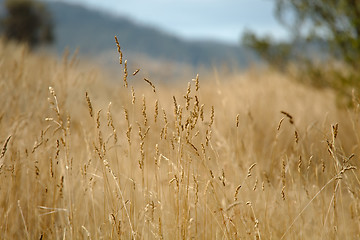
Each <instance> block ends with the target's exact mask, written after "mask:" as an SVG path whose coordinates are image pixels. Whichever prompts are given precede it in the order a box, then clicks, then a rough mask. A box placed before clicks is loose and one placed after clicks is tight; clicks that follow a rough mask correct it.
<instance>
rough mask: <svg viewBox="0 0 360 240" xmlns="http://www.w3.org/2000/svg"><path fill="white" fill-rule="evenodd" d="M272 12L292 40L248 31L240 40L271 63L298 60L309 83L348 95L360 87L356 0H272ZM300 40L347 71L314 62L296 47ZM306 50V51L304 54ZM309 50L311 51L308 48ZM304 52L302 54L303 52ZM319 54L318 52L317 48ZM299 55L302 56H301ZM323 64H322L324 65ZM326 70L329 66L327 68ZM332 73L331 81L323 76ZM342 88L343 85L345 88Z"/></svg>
mask: <svg viewBox="0 0 360 240" xmlns="http://www.w3.org/2000/svg"><path fill="white" fill-rule="evenodd" d="M274 1H275V3H276V11H275V15H276V17H277V19H278V20H279V21H280V23H281V24H282V25H283V26H284V27H285V28H286V29H287V30H288V31H289V33H290V36H291V40H289V42H287V43H277V42H275V41H274V40H273V39H272V38H271V37H269V36H266V37H258V36H256V35H255V34H254V33H252V32H251V31H247V32H245V33H244V34H243V37H242V39H243V43H244V44H245V45H247V46H249V47H251V48H252V49H254V50H255V51H256V52H257V53H258V54H259V55H260V56H261V57H262V58H263V59H264V60H265V61H267V62H268V63H270V64H271V65H272V66H276V67H280V68H283V67H284V65H286V64H287V63H288V60H289V59H292V60H294V59H296V60H298V61H297V63H298V64H302V66H303V67H305V70H306V71H305V72H304V71H303V72H302V76H304V74H303V73H309V74H308V77H310V78H311V81H312V82H315V81H318V82H319V81H322V83H321V84H318V83H316V84H318V85H324V84H325V85H327V86H329V85H330V86H331V87H334V88H337V89H340V90H341V91H342V92H343V93H345V94H348V95H349V91H348V90H349V89H350V88H354V87H355V88H356V89H357V90H359V89H360V73H359V69H360V68H359V67H360V1H359V0H274ZM299 40H300V41H302V42H307V43H309V42H312V43H314V42H317V43H318V44H320V45H326V47H322V51H324V50H326V51H327V52H326V56H329V57H331V59H332V60H336V61H337V62H341V63H343V65H345V66H346V68H347V70H349V71H345V73H344V72H342V70H337V71H335V70H332V73H331V74H329V72H328V71H327V74H325V71H324V68H320V67H319V66H318V65H314V64H313V63H314V62H313V57H314V56H313V55H311V54H309V51H306V49H304V48H303V46H300V47H299V44H298V43H299ZM304 52H305V53H304ZM310 52H311V51H310ZM302 53H303V54H302ZM319 53H320V51H319ZM300 55H302V56H300ZM323 66H324V65H323ZM328 69H329V68H328ZM325 75H326V78H328V76H329V75H331V76H332V77H331V80H329V78H328V79H326V80H324V79H325ZM344 88H346V89H345V90H344Z"/></svg>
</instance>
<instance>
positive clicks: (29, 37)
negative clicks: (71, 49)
mask: <svg viewBox="0 0 360 240" xmlns="http://www.w3.org/2000/svg"><path fill="white" fill-rule="evenodd" d="M4 5H5V10H6V15H5V16H4V18H3V19H1V25H2V26H1V27H2V32H3V34H4V36H5V37H6V38H7V39H11V40H15V41H19V42H25V43H27V44H28V45H29V46H30V47H31V48H33V47H35V46H37V45H39V44H41V43H51V42H52V41H53V33H52V25H53V24H52V20H51V16H50V14H49V12H48V11H47V10H46V8H45V6H44V5H43V4H42V3H40V2H37V1H33V0H7V1H5V3H4Z"/></svg>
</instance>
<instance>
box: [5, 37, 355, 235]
mask: <svg viewBox="0 0 360 240" xmlns="http://www.w3.org/2000/svg"><path fill="white" fill-rule="evenodd" d="M114 51H116V50H115V49H114ZM118 51H119V53H120V54H121V51H120V46H119V45H118ZM121 58H122V56H121ZM120 61H121V63H122V64H121V65H120V67H121V68H122V69H123V70H124V71H123V74H124V75H123V76H119V80H118V83H117V85H114V84H113V83H106V81H101V77H100V75H99V74H97V72H95V71H90V70H87V71H85V72H84V71H81V70H80V67H79V66H77V64H76V60H74V59H72V60H71V59H69V57H68V56H65V57H64V60H63V61H62V62H56V61H55V60H53V59H49V58H48V57H42V56H35V55H32V54H30V53H29V52H28V51H27V49H26V48H25V47H23V46H17V45H5V44H4V43H1V44H0V90H1V95H0V96H1V97H0V104H1V108H0V145H1V154H0V182H1V184H0V215H1V216H2V217H1V218H0V236H1V238H2V239H85V238H87V239H118V238H122V239H131V238H133V239H356V238H359V237H360V225H359V220H360V219H359V217H360V204H359V203H360V199H359V197H360V189H359V186H360V181H359V170H358V168H357V167H358V163H357V162H358V161H359V158H358V156H359V154H360V150H359V144H360V139H359V132H360V125H359V112H358V110H359V105H358V103H359V102H358V99H357V98H356V97H354V103H355V108H354V109H349V110H346V109H338V108H337V107H336V106H335V105H334V102H335V101H334V95H333V94H332V92H324V91H322V92H320V91H318V90H315V89H310V88H308V87H305V86H302V85H298V84H295V83H293V82H290V81H288V80H286V79H285V78H284V77H283V76H281V75H279V74H277V73H274V72H262V73H258V72H256V71H255V70H252V71H249V72H247V73H243V74H234V75H226V76H225V75H222V74H221V73H218V72H216V71H215V72H213V73H209V74H208V75H205V76H196V75H194V79H193V81H192V80H191V79H189V81H188V82H189V83H188V84H186V83H180V85H181V87H169V86H164V85H162V84H160V83H159V82H156V81H155V80H153V79H151V78H148V76H144V75H143V73H142V71H138V70H137V69H127V68H128V66H126V60H125V61H124V62H123V61H122V59H121V60H120ZM128 72H131V73H132V72H134V74H130V75H128ZM135 72H136V73H135ZM155 86H156V88H155ZM155 89H156V90H155Z"/></svg>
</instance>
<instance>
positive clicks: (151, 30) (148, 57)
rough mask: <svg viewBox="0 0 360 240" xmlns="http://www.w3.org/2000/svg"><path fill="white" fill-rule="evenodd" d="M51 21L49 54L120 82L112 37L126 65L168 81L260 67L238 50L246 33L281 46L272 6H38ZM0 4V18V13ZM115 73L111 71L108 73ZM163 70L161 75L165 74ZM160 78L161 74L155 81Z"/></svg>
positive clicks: (68, 0)
mask: <svg viewBox="0 0 360 240" xmlns="http://www.w3.org/2000/svg"><path fill="white" fill-rule="evenodd" d="M42 2H43V3H45V5H46V8H47V9H48V10H49V12H50V14H51V16H52V19H53V22H54V30H53V32H54V42H53V44H52V45H50V46H48V48H47V49H48V50H50V51H51V52H53V53H55V54H56V55H58V56H62V54H63V52H64V49H69V51H70V53H73V52H75V51H78V55H79V57H80V58H81V59H86V61H88V62H93V63H95V64H96V65H98V66H100V67H102V68H104V67H105V68H106V70H107V71H108V72H110V73H113V74H114V76H116V75H119V70H118V69H119V65H118V53H117V52H116V46H115V42H114V36H115V35H116V36H118V38H119V42H120V45H121V47H122V51H123V53H124V59H128V60H129V61H128V62H129V66H130V67H133V68H140V67H141V68H142V69H144V70H146V73H147V74H149V75H150V76H154V75H156V77H157V78H161V79H170V78H174V77H176V76H177V77H183V75H186V73H191V74H192V75H193V74H194V72H200V71H201V70H203V72H208V71H209V69H210V70H213V69H214V68H217V69H220V68H226V69H230V70H238V69H247V68H248V67H249V66H250V65H251V64H252V63H254V62H256V63H258V62H259V57H258V56H257V55H256V54H254V52H253V51H252V50H251V49H249V48H246V47H244V46H243V45H242V44H241V36H242V34H243V32H244V31H246V30H251V31H253V32H254V33H256V34H259V35H265V34H271V35H272V36H273V37H274V39H279V40H284V39H287V33H286V32H285V30H284V28H282V27H281V26H280V24H279V23H278V22H277V21H276V19H275V17H274V7H275V4H274V1H273V0H225V1H224V0H182V1H175V0H154V1H147V0H133V1H123V0H120V1H116V0H101V1H100V0H42ZM3 3H4V0H0V14H1V13H3V14H4V12H5V11H4V8H3V6H4V5H3ZM114 69H115V70H114ZM164 69H166V71H164ZM160 73H161V74H160Z"/></svg>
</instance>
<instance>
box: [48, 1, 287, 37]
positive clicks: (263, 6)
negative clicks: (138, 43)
mask: <svg viewBox="0 0 360 240" xmlns="http://www.w3.org/2000/svg"><path fill="white" fill-rule="evenodd" d="M47 1H59V2H70V3H77V4H81V5H84V6H87V7H89V8H93V9H99V10H101V11H106V12H109V13H111V14H112V15H119V16H126V17H128V18H130V19H131V20H133V21H135V22H137V23H139V24H144V25H149V26H152V27H157V28H159V29H161V30H163V31H165V32H168V33H170V34H174V35H176V36H178V37H181V38H184V39H188V40H205V39H210V40H216V41H222V42H226V43H231V44H238V43H239V41H240V36H241V34H242V33H243V31H244V30H246V29H250V30H253V31H254V32H255V33H257V34H260V35H263V34H271V35H272V36H273V37H274V38H275V39H284V38H286V36H287V34H286V32H285V30H284V28H283V27H282V26H281V25H279V23H278V22H277V21H276V19H275V17H274V6H275V5H274V2H275V0H47Z"/></svg>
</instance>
